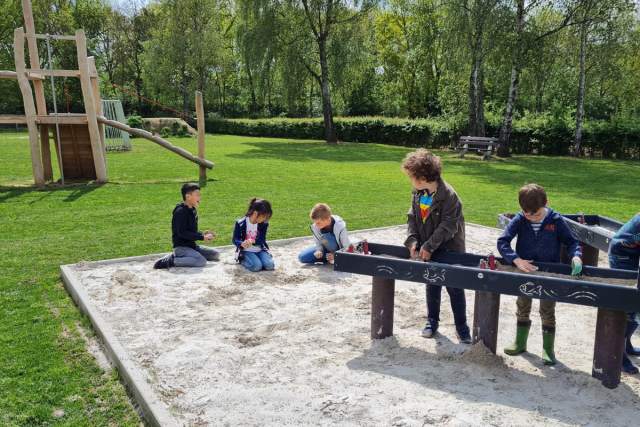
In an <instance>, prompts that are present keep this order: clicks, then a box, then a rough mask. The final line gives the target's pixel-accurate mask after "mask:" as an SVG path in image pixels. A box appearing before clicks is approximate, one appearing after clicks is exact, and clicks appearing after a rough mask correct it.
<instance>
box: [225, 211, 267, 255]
mask: <svg viewBox="0 0 640 427" xmlns="http://www.w3.org/2000/svg"><path fill="white" fill-rule="evenodd" d="M247 221H249V218H247V217H246V216H243V217H242V218H240V219H239V220H237V221H236V225H235V227H234V229H233V238H232V241H233V244H234V245H236V261H238V262H242V260H243V259H244V254H243V253H242V252H244V248H243V247H242V242H244V240H245V237H246V236H247ZM267 228H269V223H268V222H261V223H259V224H258V236H257V237H256V239H255V240H256V243H255V245H254V246H258V247H260V248H261V249H262V250H263V251H265V252H266V253H268V254H269V255H271V253H269V245H267Z"/></svg>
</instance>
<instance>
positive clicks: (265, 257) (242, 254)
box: [233, 197, 275, 271]
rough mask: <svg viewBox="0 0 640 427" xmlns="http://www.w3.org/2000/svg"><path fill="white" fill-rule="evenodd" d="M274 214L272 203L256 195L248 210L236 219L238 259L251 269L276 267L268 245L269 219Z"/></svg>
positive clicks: (235, 230)
mask: <svg viewBox="0 0 640 427" xmlns="http://www.w3.org/2000/svg"><path fill="white" fill-rule="evenodd" d="M272 214H273V211H272V210H271V203H269V202H267V201H266V200H264V199H258V198H256V197H254V198H253V199H251V201H250V202H249V208H248V209H247V212H246V213H245V214H244V216H243V217H242V218H240V219H239V220H237V221H236V226H235V228H234V230H233V244H234V245H236V248H237V249H236V261H238V262H239V263H241V264H242V265H243V266H244V267H245V268H246V269H248V270H250V271H260V270H262V269H263V268H264V269H265V270H273V269H274V267H275V266H274V264H273V259H272V257H271V254H270V253H269V245H267V228H268V227H269V223H268V222H267V220H268V219H269V218H271V215H272Z"/></svg>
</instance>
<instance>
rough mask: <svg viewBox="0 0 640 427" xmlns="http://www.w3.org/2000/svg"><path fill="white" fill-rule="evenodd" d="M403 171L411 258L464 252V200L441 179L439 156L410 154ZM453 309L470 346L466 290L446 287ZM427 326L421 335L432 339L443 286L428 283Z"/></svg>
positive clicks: (458, 328) (419, 152)
mask: <svg viewBox="0 0 640 427" xmlns="http://www.w3.org/2000/svg"><path fill="white" fill-rule="evenodd" d="M402 171H403V172H404V173H406V174H407V175H408V176H409V179H410V180H411V184H412V185H413V187H414V189H413V192H412V199H411V208H410V209H409V213H408V214H407V226H408V229H407V238H406V240H405V242H404V245H405V246H406V247H407V248H409V250H410V254H411V258H412V259H413V258H414V257H415V256H416V252H418V253H419V257H420V258H421V259H423V260H424V261H429V260H430V259H431V255H432V254H433V253H434V252H435V251H436V250H439V251H449V252H465V226H464V215H463V213H462V201H461V200H460V197H458V194H457V193H456V191H455V190H454V189H453V187H452V186H451V185H449V184H448V183H446V182H445V181H444V180H443V179H442V177H441V176H440V175H441V173H442V162H441V161H440V157H438V156H436V155H435V154H433V153H431V152H429V151H427V150H425V149H419V150H417V151H414V152H412V153H409V154H407V156H406V158H405V159H404V160H403V162H402ZM447 292H448V293H449V298H450V300H451V309H452V311H453V318H454V322H455V325H456V335H457V336H458V339H459V340H460V342H463V343H467V344H470V343H471V334H470V330H469V326H467V300H466V297H465V294H464V289H458V288H451V287H449V286H447ZM426 294H427V295H426V296H427V324H426V325H425V328H424V330H423V331H422V336H423V337H425V338H432V337H433V336H434V335H435V334H436V331H437V330H438V325H439V322H440V301H441V294H442V286H438V285H433V284H427V285H426Z"/></svg>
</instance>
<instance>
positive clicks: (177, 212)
mask: <svg viewBox="0 0 640 427" xmlns="http://www.w3.org/2000/svg"><path fill="white" fill-rule="evenodd" d="M181 192H182V200H183V203H178V204H177V205H176V207H175V208H174V209H173V218H172V219H171V233H172V234H171V240H173V253H171V254H169V255H167V256H166V257H164V258H162V259H159V260H158V261H157V262H156V263H155V264H154V265H153V268H157V269H162V268H171V267H173V266H176V267H204V266H205V265H206V264H207V261H217V260H219V259H220V251H218V250H217V249H214V248H210V247H208V246H201V245H196V242H197V241H199V240H203V241H204V242H205V243H209V242H211V241H212V240H213V239H215V238H216V236H217V234H216V233H214V232H212V231H209V230H205V231H202V232H201V231H198V211H197V210H196V206H198V205H199V204H200V186H198V185H197V184H192V183H187V184H184V185H183V186H182V188H181Z"/></svg>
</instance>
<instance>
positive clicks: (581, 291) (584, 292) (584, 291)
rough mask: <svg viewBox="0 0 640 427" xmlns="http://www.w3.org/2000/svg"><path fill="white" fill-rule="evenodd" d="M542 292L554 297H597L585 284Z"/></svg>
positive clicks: (594, 298) (592, 298) (595, 298)
mask: <svg viewBox="0 0 640 427" xmlns="http://www.w3.org/2000/svg"><path fill="white" fill-rule="evenodd" d="M544 293H545V294H546V295H548V296H550V297H554V298H573V299H579V298H587V299H590V300H594V301H595V300H597V299H598V294H596V293H595V292H592V291H590V290H589V287H587V286H575V287H573V288H571V289H567V290H560V289H552V290H550V291H544Z"/></svg>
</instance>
